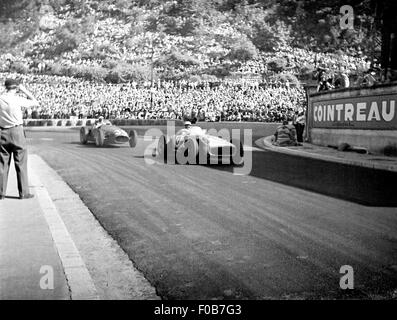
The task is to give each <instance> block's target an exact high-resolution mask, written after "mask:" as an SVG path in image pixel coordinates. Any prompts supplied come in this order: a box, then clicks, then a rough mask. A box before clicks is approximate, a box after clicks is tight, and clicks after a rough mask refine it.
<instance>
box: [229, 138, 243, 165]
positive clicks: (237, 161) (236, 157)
mask: <svg viewBox="0 0 397 320" xmlns="http://www.w3.org/2000/svg"><path fill="white" fill-rule="evenodd" d="M230 142H231V144H233V146H234V149H235V153H234V154H233V152H231V153H230V154H231V155H232V156H231V159H230V160H231V163H232V164H234V165H236V166H241V165H243V164H244V146H243V144H242V142H241V141H240V140H237V139H232V140H231V141H230ZM230 151H232V150H230Z"/></svg>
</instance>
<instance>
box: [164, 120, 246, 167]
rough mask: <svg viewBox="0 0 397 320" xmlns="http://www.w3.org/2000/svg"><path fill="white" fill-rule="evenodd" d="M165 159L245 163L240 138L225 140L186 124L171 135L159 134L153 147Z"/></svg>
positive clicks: (203, 162) (206, 162)
mask: <svg viewBox="0 0 397 320" xmlns="http://www.w3.org/2000/svg"><path fill="white" fill-rule="evenodd" d="M156 151H157V152H156V153H157V156H159V157H160V158H162V159H163V160H164V162H167V163H170V162H173V163H179V164H187V163H188V164H219V163H222V164H233V165H242V164H243V163H244V149H243V145H242V143H241V141H240V140H239V139H231V140H229V141H228V140H226V139H224V138H222V137H219V136H215V135H211V134H208V133H207V131H206V130H203V129H201V128H200V127H197V126H190V125H189V124H187V125H186V123H185V129H181V130H179V131H178V132H177V133H176V134H175V135H173V136H167V135H162V136H160V139H159V141H158V145H157V148H156Z"/></svg>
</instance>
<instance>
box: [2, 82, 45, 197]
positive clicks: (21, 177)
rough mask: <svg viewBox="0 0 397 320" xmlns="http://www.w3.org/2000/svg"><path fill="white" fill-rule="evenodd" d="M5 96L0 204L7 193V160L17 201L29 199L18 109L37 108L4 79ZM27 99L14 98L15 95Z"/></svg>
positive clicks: (25, 156) (29, 98) (23, 89)
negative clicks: (14, 179) (14, 180)
mask: <svg viewBox="0 0 397 320" xmlns="http://www.w3.org/2000/svg"><path fill="white" fill-rule="evenodd" d="M5 87H6V93H5V94H3V95H1V96H0V200H2V199H4V198H5V196H6V191H7V182H8V172H9V169H10V164H11V157H12V156H14V163H15V171H16V173H17V180H18V191H19V199H29V198H33V195H32V194H30V193H29V183H28V169H27V161H28V153H27V150H26V139H25V133H24V131H23V120H22V108H28V107H34V106H38V105H39V103H38V101H37V100H36V98H35V97H34V96H33V95H32V94H31V93H30V92H29V91H28V90H27V89H26V88H25V87H24V86H23V85H19V83H18V82H17V81H16V80H14V79H6V81H5ZM18 90H19V91H20V92H22V93H24V94H25V95H26V97H27V99H26V98H23V97H20V96H19V95H17V91H18Z"/></svg>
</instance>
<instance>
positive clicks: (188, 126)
mask: <svg viewBox="0 0 397 320" xmlns="http://www.w3.org/2000/svg"><path fill="white" fill-rule="evenodd" d="M191 125H192V123H191V122H190V121H185V122H184V123H183V126H184V127H185V129H189V128H190V127H191Z"/></svg>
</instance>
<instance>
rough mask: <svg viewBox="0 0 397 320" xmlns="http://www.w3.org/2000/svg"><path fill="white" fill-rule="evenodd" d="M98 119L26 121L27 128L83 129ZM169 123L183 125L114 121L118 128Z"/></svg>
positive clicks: (149, 120)
mask: <svg viewBox="0 0 397 320" xmlns="http://www.w3.org/2000/svg"><path fill="white" fill-rule="evenodd" d="M95 120H96V119H24V121H23V125H24V126H25V127H82V126H90V125H92V124H94V122H95ZM167 121H174V122H175V125H176V126H180V125H183V121H182V120H165V119H114V120H111V122H112V123H113V124H114V125H116V126H163V125H164V126H165V125H167Z"/></svg>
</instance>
